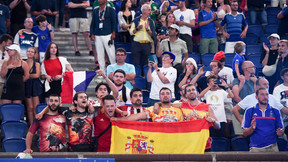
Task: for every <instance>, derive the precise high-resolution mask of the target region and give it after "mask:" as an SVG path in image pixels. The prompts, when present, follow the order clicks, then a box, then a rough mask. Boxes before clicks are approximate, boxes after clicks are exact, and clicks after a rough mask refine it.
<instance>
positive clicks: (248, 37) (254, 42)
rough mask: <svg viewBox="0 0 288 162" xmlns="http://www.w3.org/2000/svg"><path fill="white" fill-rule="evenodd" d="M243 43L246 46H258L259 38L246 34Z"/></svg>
mask: <svg viewBox="0 0 288 162" xmlns="http://www.w3.org/2000/svg"><path fill="white" fill-rule="evenodd" d="M244 42H245V44H246V45H258V44H259V38H258V36H257V35H255V34H253V33H248V34H247V35H246V38H244Z"/></svg>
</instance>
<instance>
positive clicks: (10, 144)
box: [2, 138, 26, 152]
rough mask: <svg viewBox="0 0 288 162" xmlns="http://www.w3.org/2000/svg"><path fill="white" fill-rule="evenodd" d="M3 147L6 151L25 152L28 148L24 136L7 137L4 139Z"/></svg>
mask: <svg viewBox="0 0 288 162" xmlns="http://www.w3.org/2000/svg"><path fill="white" fill-rule="evenodd" d="M2 149H3V151H4V152H23V151H24V150H26V144H25V139H24V138H7V139H6V138H5V139H3V141H2Z"/></svg>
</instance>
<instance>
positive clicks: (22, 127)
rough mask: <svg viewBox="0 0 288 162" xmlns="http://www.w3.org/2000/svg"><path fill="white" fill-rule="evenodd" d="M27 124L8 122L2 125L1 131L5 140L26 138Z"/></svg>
mask: <svg viewBox="0 0 288 162" xmlns="http://www.w3.org/2000/svg"><path fill="white" fill-rule="evenodd" d="M26 129H27V124H26V122H24V121H7V122H5V123H3V124H1V130H2V133H3V135H4V137H5V138H24V137H25V135H26Z"/></svg>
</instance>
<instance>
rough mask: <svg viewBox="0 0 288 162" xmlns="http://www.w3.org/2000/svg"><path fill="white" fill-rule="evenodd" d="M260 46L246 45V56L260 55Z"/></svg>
mask: <svg viewBox="0 0 288 162" xmlns="http://www.w3.org/2000/svg"><path fill="white" fill-rule="evenodd" d="M261 52H262V45H261V44H259V45H247V46H246V56H247V57H248V56H249V55H261Z"/></svg>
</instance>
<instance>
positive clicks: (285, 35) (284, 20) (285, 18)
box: [277, 0, 288, 40]
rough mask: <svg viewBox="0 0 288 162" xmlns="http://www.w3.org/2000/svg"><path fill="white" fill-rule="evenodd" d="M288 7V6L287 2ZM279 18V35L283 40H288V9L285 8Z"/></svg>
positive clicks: (287, 2)
mask: <svg viewBox="0 0 288 162" xmlns="http://www.w3.org/2000/svg"><path fill="white" fill-rule="evenodd" d="M286 5H288V1H287V0H286ZM277 18H278V19H279V24H278V30H277V33H278V34H279V35H280V37H281V39H286V40H288V28H287V26H288V7H285V8H284V10H283V11H280V12H279V13H278V15H277Z"/></svg>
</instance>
